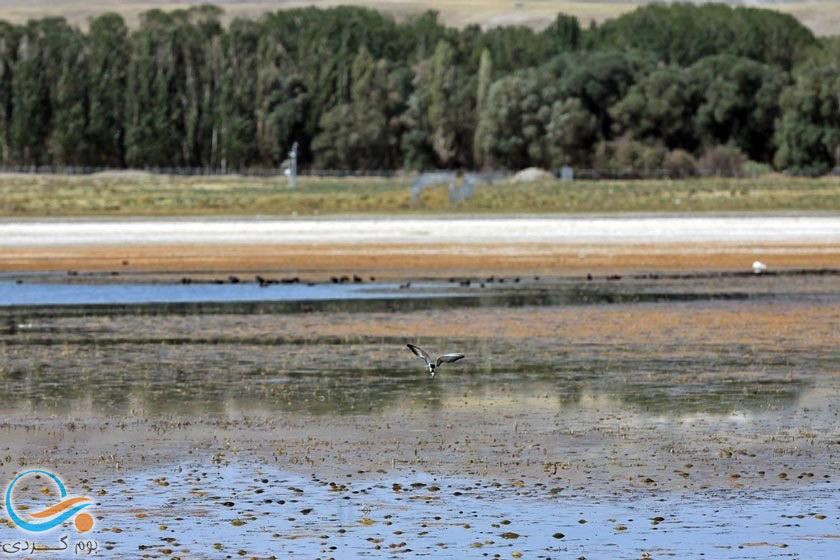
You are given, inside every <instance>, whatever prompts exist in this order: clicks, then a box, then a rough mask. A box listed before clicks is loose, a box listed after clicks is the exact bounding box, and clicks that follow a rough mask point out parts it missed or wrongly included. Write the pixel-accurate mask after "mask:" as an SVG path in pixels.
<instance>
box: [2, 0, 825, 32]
mask: <svg viewBox="0 0 840 560" xmlns="http://www.w3.org/2000/svg"><path fill="white" fill-rule="evenodd" d="M198 3H199V2H192V1H189V0H182V1H177V0H171V1H166V0H164V1H161V2H156V1H154V0H139V1H132V0H129V1H125V2H123V1H120V0H91V1H90V2H83V1H81V0H60V1H47V0H30V1H26V0H0V19H4V20H7V21H11V22H15V23H22V22H25V21H26V20H28V19H31V18H39V17H44V16H63V17H65V18H67V19H68V20H69V21H71V22H73V23H75V24H77V25H80V26H82V27H84V26H86V25H87V22H88V20H89V19H90V18H91V17H93V16H96V15H98V14H101V13H104V12H109V11H113V12H118V13H120V14H122V15H123V17H125V18H126V20H127V21H128V22H129V24H130V25H136V24H137V21H138V19H139V15H140V14H141V13H142V12H145V11H147V10H150V9H153V8H157V9H162V10H173V9H177V8H188V7H190V6H195V5H197V4H198ZM212 3H213V4H216V5H218V6H221V7H222V8H224V10H225V19H226V20H231V19H233V18H236V17H247V18H253V17H258V16H259V15H260V14H262V13H265V12H268V11H275V10H278V9H280V8H292V7H300V6H317V7H322V8H325V7H329V6H336V5H339V4H355V5H359V6H366V7H369V8H374V9H377V10H382V11H384V12H387V13H390V14H393V15H394V16H395V17H398V18H401V17H405V16H408V15H411V14H415V13H419V12H422V11H424V10H429V9H434V10H437V11H439V12H440V15H441V19H442V21H444V22H445V23H447V24H449V25H454V26H457V27H462V26H464V25H468V24H472V23H477V24H480V25H482V26H488V27H492V26H496V25H529V26H532V27H535V28H538V29H539V28H542V27H545V26H546V25H548V24H549V23H550V22H551V21H553V20H554V18H555V16H556V15H557V13H558V12H563V13H565V14H569V15H573V16H576V17H577V18H578V19H580V21H581V23H582V24H583V25H589V22H590V21H595V22H598V23H600V22H602V21H604V20H606V19H609V18H614V17H617V16H620V15H621V14H624V13H626V12H629V11H631V10H633V9H635V8H636V7H637V6H639V5H642V4H646V3H648V0H628V1H622V0H604V1H600V0H577V1H572V0H557V1H555V0H523V1H521V2H517V1H515V0H441V1H436V2H431V1H429V0H424V1H421V2H408V1H406V0H355V1H353V0H312V1H308V2H306V1H297V0H290V1H283V2H276V1H274V2H273V1H267V0H243V1H241V2H240V1H237V0H216V1H215V2H212ZM731 3H735V2H731ZM749 4H750V5H757V6H762V7H767V8H770V9H774V10H779V11H781V12H785V13H789V14H791V15H793V16H794V17H796V18H797V19H799V20H800V21H801V22H802V23H803V24H805V25H806V26H808V27H810V28H811V29H812V30H813V31H814V32H815V33H817V34H818V35H832V34H835V33H837V32H838V30H840V3H838V2H835V1H831V0H822V1H797V0H790V1H781V2H763V3H762V2H757V3H753V2H750V3H749Z"/></svg>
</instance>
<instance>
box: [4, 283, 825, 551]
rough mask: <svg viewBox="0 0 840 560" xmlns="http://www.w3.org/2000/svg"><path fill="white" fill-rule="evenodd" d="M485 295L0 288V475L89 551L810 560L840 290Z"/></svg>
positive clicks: (591, 288)
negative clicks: (428, 365)
mask: <svg viewBox="0 0 840 560" xmlns="http://www.w3.org/2000/svg"><path fill="white" fill-rule="evenodd" d="M499 280H500V279H499V278H494V279H493V281H492V282H491V281H489V280H488V279H480V278H474V279H471V281H470V283H469V285H465V283H464V282H463V279H456V280H453V281H452V282H430V283H413V284H411V285H409V286H405V287H402V288H401V287H400V286H399V285H390V284H388V285H375V284H370V283H366V284H364V285H362V286H356V285H352V284H349V285H348V284H344V285H342V284H337V285H336V284H331V283H330V284H321V285H318V286H305V285H298V286H294V287H293V288H294V290H301V292H293V291H291V289H292V288H290V287H287V286H283V285H272V286H269V287H266V288H260V287H259V286H256V285H254V284H251V285H249V286H243V285H241V284H239V285H224V286H222V287H223V288H224V289H225V290H227V291H224V292H214V293H209V292H206V291H203V290H205V288H210V287H211V286H212V287H214V288H215V287H216V286H218V285H216V284H207V285H186V286H185V285H176V284H174V283H171V284H165V283H164V284H159V283H158V284H148V285H146V286H145V288H147V289H149V290H152V291H154V290H164V292H163V293H168V294H172V293H174V292H175V291H178V290H186V292H183V293H188V292H189V291H191V290H194V291H192V292H191V293H192V294H193V295H190V296H185V297H184V298H183V299H181V300H176V299H170V300H168V301H160V300H158V299H155V298H152V299H145V300H138V299H136V298H132V297H128V298H126V297H125V294H126V293H129V292H131V290H133V289H134V287H133V286H136V284H119V283H96V284H94V283H87V284H85V283H83V284H81V286H82V287H83V289H80V285H79V284H66V283H54V282H53V283H50V282H47V283H44V284H32V283H31V281H30V280H29V279H27V280H26V281H24V282H23V283H22V284H13V283H9V284H8V285H4V287H3V290H4V291H3V292H2V294H5V295H4V296H3V297H4V298H5V299H3V300H0V360H2V361H1V362H0V384H1V386H2V388H3V395H4V399H3V404H2V411H3V422H2V425H0V431H2V436H3V442H4V447H5V448H6V449H5V451H3V452H2V453H0V455H5V456H6V458H5V459H3V458H2V457H0V459H2V463H3V464H2V466H0V469H2V472H3V476H4V479H5V478H6V477H7V476H9V475H11V474H13V473H15V472H20V471H21V470H22V468H23V467H24V466H28V467H30V468H32V465H36V464H38V465H43V466H46V467H49V468H53V469H57V470H61V471H62V472H63V473H64V475H65V477H66V480H65V483H66V484H68V485H70V486H74V487H75V488H76V489H75V491H74V492H75V493H77V494H79V493H82V492H83V491H84V492H91V493H95V494H96V496H97V498H96V501H97V504H96V506H95V509H96V520H97V521H96V527H95V528H94V530H93V531H92V532H91V534H90V535H89V536H90V537H92V538H95V539H96V540H97V541H98V543H99V545H100V546H101V547H102V548H101V549H100V553H101V554H105V555H106V556H107V555H109V554H119V555H120V556H122V557H132V556H137V557H139V556H144V555H150V556H154V557H157V556H167V557H168V556H178V555H182V556H188V557H216V556H217V555H220V554H223V555H231V556H239V555H245V556H246V557H250V556H254V555H257V556H268V555H272V554H273V555H276V556H277V557H284V556H286V555H288V554H289V553H292V552H298V553H302V554H304V555H305V556H307V557H335V558H342V557H348V556H364V555H367V556H372V557H384V556H388V557H390V556H394V555H396V556H398V557H415V556H427V557H428V556H431V557H440V556H446V555H449V554H453V555H454V554H457V555H458V556H459V557H476V558H483V557H491V558H492V557H503V558H510V557H519V556H518V554H520V553H521V554H522V555H523V556H522V557H541V558H549V557H550V558H568V557H574V558H578V557H581V556H583V557H585V558H639V557H642V555H647V556H648V557H652V558H656V557H662V556H671V557H698V556H700V555H705V557H709V558H722V557H725V558H768V557H775V556H784V557H802V558H832V557H834V556H833V554H834V552H835V551H836V550H837V543H838V542H840V507H838V502H837V500H836V496H837V492H838V491H840V488H838V483H837V476H838V472H837V469H838V463H837V453H838V450H840V445H838V442H840V427H838V423H837V418H838V413H839V412H840V408H838V399H837V395H838V390H840V350H838V347H839V346H838V338H839V337H840V334H839V333H840V331H839V330H838V329H840V327H838V325H840V275H837V274H836V273H834V272H833V271H790V272H788V273H784V274H775V275H764V276H754V275H744V274H704V275H679V274H674V275H638V276H627V275H625V276H624V277H623V278H618V277H609V278H608V277H596V278H592V279H587V278H551V279H546V278H542V279H536V278H532V277H531V278H524V277H523V278H520V279H516V280H517V281H514V278H506V279H504V280H505V281H504V282H500V281H499ZM21 286H24V287H27V286H29V287H31V286H40V287H41V288H43V290H42V293H44V294H49V293H50V290H58V292H61V291H62V290H67V291H69V292H72V293H74V294H83V295H82V296H79V295H75V296H73V297H72V298H70V299H64V300H61V299H60V298H57V296H56V297H52V298H51V297H46V299H44V300H35V299H32V298H28V299H27V298H26V297H18V296H19V295H20V294H22V293H25V292H24V291H21V292H18V296H11V295H9V294H11V293H13V291H14V290H18V289H20V290H25V289H26V288H21ZM166 290H171V291H169V292H166ZM272 290H275V291H274V292H273V293H272ZM284 290H286V291H284ZM307 290H315V291H318V290H323V292H317V293H319V294H320V293H325V294H327V295H326V296H324V297H321V298H319V297H313V298H305V297H300V298H298V297H297V296H296V294H298V293H303V292H306V291H307ZM35 291H38V290H35ZM237 291H238V292H237ZM58 292H52V293H53V295H55V294H56V293H58ZM251 292H256V293H257V294H272V296H276V297H275V298H274V299H273V300H272V299H271V296H270V297H265V298H257V299H253V300H251V299H250V296H248V297H245V296H242V294H250V293H251ZM97 293H98V294H100V295H99V296H97V295H96V294H97ZM312 293H315V292H312ZM103 294H104V295H103ZM195 294H198V295H195ZM208 294H210V295H208ZM225 294H227V295H225ZM230 294H234V295H230ZM15 297H17V299H15ZM73 298H75V299H73ZM406 342H415V343H419V344H421V345H422V346H424V347H427V348H428V349H429V350H430V351H432V352H440V353H443V352H449V351H460V352H463V353H465V354H466V355H467V358H466V359H465V360H463V361H461V362H458V363H456V364H448V365H446V366H445V367H444V368H443V369H442V370H441V372H440V373H439V374H438V375H437V376H436V377H434V378H431V377H430V376H429V375H428V374H427V373H425V372H424V368H423V365H422V363H420V362H419V360H417V359H416V358H415V357H414V356H413V355H412V354H411V353H410V352H409V351H408V350H407V349H406V348H405V343H406ZM35 486H36V485H33V488H35ZM21 499H23V498H21ZM27 499H30V500H33V501H37V500H46V501H49V495H47V497H46V498H45V497H44V496H43V495H39V494H38V493H37V492H33V495H32V496H29V497H28V498H27ZM62 530H63V531H64V532H65V533H67V534H71V533H72V538H76V537H78V536H79V535H78V534H77V533H75V530H74V529H72V527H65V528H64V529H58V530H57V531H59V532H57V533H51V535H53V536H56V535H58V534H61V533H60V532H61V531H62ZM15 535H17V532H16V530H14V529H12V528H10V527H8V526H0V542H4V541H7V540H10V539H12V538H14V536H15ZM85 538H88V537H85ZM47 540H49V539H47ZM53 540H54V539H53ZM456 551H457V552H456Z"/></svg>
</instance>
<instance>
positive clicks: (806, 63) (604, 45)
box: [0, 4, 840, 173]
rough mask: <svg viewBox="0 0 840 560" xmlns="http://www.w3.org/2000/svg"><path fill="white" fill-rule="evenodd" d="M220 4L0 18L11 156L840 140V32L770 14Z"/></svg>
mask: <svg viewBox="0 0 840 560" xmlns="http://www.w3.org/2000/svg"><path fill="white" fill-rule="evenodd" d="M222 16H223V13H222V11H221V10H220V9H219V8H217V7H214V6H200V7H196V8H192V9H189V10H179V11H174V12H168V13H167V12H163V11H160V10H152V11H149V12H146V13H145V14H143V15H142V16H141V18H140V23H139V25H138V26H137V27H136V28H133V29H129V27H127V25H126V23H125V22H124V21H123V19H122V18H121V17H120V16H119V15H116V14H105V15H102V16H99V17H97V18H95V19H92V20H91V21H90V24H89V26H88V27H87V29H86V30H84V31H83V30H80V29H79V28H76V27H73V26H70V25H68V24H67V22H66V21H65V20H63V19H62V18H45V19H40V20H33V21H30V22H28V23H27V24H26V25H17V26H16V25H11V24H8V23H4V22H0V163H2V164H4V165H7V166H31V165H36V166H37V165H57V166H65V165H66V166H102V167H116V168H122V167H139V168H144V167H206V168H214V169H228V170H235V169H246V168H254V167H277V166H279V165H280V164H281V162H282V161H283V160H284V159H285V158H286V157H287V154H288V150H289V148H290V147H291V145H292V143H293V142H295V141H297V142H298V143H299V145H300V153H299V159H300V162H301V165H303V166H309V167H317V168H322V169H325V168H330V169H339V168H340V169H359V170H370V169H398V168H427V169H428V168H509V169H514V168H521V167H525V166H530V165H540V166H545V167H557V166H560V165H576V166H590V165H593V164H594V163H595V162H596V161H597V160H598V158H599V157H603V156H604V154H607V155H609V154H611V153H614V151H615V150H616V149H618V147H620V146H625V147H626V146H628V145H630V146H636V147H639V149H641V150H644V149H647V148H650V149H655V150H659V151H660V152H663V151H664V152H665V153H675V152H677V151H679V152H680V153H684V154H686V155H687V156H689V157H699V156H700V155H701V154H702V153H704V152H705V151H708V150H709V149H711V148H714V147H716V146H727V148H728V149H731V150H734V151H737V152H739V153H741V154H744V156H745V157H748V158H750V159H752V160H755V161H758V162H764V163H766V164H774V165H775V166H777V167H779V168H789V169H794V170H801V171H807V172H814V173H816V172H821V171H825V170H827V169H829V168H830V167H832V166H834V165H835V164H836V163H837V158H838V157H840V151H838V146H840V104H838V101H837V99H838V98H837V94H836V93H837V91H840V57H838V54H840V48H838V44H837V42H836V41H834V40H833V39H831V38H828V39H825V38H824V39H817V38H816V37H814V36H813V34H812V33H811V32H810V31H809V30H808V29H806V28H804V27H803V26H802V25H800V24H799V23H798V22H797V21H796V20H794V19H793V18H791V17H789V16H786V15H782V14H780V13H777V12H774V11H768V10H759V9H751V8H730V7H727V6H723V5H703V6H694V5H687V4H677V5H669V6H663V5H651V6H647V7H643V8H640V9H638V10H636V11H634V12H631V13H630V14H627V15H624V16H622V17H619V18H617V19H614V20H610V21H608V22H606V23H604V24H602V25H600V26H591V27H590V28H588V29H581V27H580V26H579V24H578V22H577V20H576V19H575V18H572V17H568V16H564V15H558V17H557V18H556V20H555V21H554V23H552V24H551V25H550V26H548V27H547V28H546V29H544V30H542V31H534V30H532V29H529V28H525V27H518V26H509V27H498V28H493V29H488V30H482V29H480V28H479V27H478V26H468V27H466V28H464V29H454V28H450V27H446V26H444V25H442V24H441V23H440V22H439V21H438V19H437V16H436V14H435V13H433V12H428V13H425V14H422V15H418V16H415V17H411V18H409V19H407V20H405V21H401V22H396V21H394V20H393V19H392V18H390V17H388V16H386V15H383V14H381V13H378V12H375V11H372V10H368V9H363V8H353V7H338V8H331V9H326V10H320V9H315V8H306V9H293V10H283V11H279V12H276V13H270V14H266V15H263V16H262V17H260V18H259V19H236V20H234V21H232V22H230V23H229V24H227V25H225V24H223V23H222ZM610 150H613V152H611V151H610ZM599 154H600V156H599Z"/></svg>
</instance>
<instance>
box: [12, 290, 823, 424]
mask: <svg viewBox="0 0 840 560" xmlns="http://www.w3.org/2000/svg"><path fill="white" fill-rule="evenodd" d="M746 280H748V281H749V282H750V283H752V284H751V285H752V286H753V288H751V289H745V288H744V287H743V285H742V284H739V283H743V282H744V281H745V279H744V278H738V277H733V278H725V279H723V280H721V281H718V280H714V281H713V279H709V278H700V279H690V280H685V279H680V278H672V279H670V280H668V282H665V283H662V282H661V281H660V280H655V281H654V280H651V279H650V278H643V279H636V280H634V281H633V282H623V283H622V282H617V281H606V280H605V281H601V282H591V283H590V282H588V281H583V282H581V281H570V280H569V281H567V280H563V281H557V282H555V283H554V284H552V285H551V286H545V285H538V284H537V283H535V282H530V283H522V285H520V286H518V287H515V288H511V287H504V288H501V287H499V286H496V287H495V288H493V291H492V292H490V293H484V292H482V291H481V290H476V289H474V288H469V289H464V290H463V291H462V292H461V293H459V295H458V297H456V298H454V299H453V298H452V297H450V296H449V295H447V294H446V293H435V294H433V295H432V296H431V297H413V298H410V299H394V298H391V295H388V297H385V298H382V297H376V298H372V299H365V298H360V299H352V300H346V299H344V300H342V299H338V300H313V301H275V302H266V301H259V302H221V303H200V302H192V303H185V302H181V303H172V304H159V305H158V304H154V305H153V304H146V305H123V304H113V305H111V304H109V305H102V306H82V305H76V306H72V305H71V306H48V305H44V306H9V307H5V308H2V310H0V387H2V389H3V393H4V395H5V397H4V401H3V405H2V406H3V408H5V409H10V410H13V409H27V410H28V409H30V408H31V409H32V410H34V411H36V412H37V411H48V412H64V413H66V412H68V411H72V410H74V408H76V407H78V406H80V404H84V405H85V406H90V407H92V408H93V410H95V411H103V412H107V413H109V414H125V413H131V412H132V411H135V412H138V413H142V414H172V413H177V414H186V415H189V414H197V415H222V414H224V413H225V411H226V410H229V409H230V408H231V407H233V408H259V409H264V410H267V411H273V412H294V413H307V414H366V413H376V412H381V411H383V410H386V409H388V408H389V407H394V406H401V407H409V408H411V407H414V408H417V407H421V408H422V407H426V408H434V407H441V406H445V404H446V402H447V398H448V397H450V396H451V395H453V394H457V395H465V396H467V397H470V396H472V397H475V396H480V397H482V398H487V399H490V400H491V401H492V399H493V398H494V395H495V396H499V397H500V398H501V397H503V398H506V399H511V398H513V399H516V398H521V399H523V400H527V399H528V398H531V397H534V396H538V397H540V398H543V399H545V402H547V403H549V404H550V405H551V406H555V407H570V406H576V405H577V404H578V403H580V401H581V400H582V399H583V398H584V397H585V396H587V395H597V396H601V397H604V398H609V399H611V400H612V401H613V402H616V403H622V406H624V407H626V408H629V409H632V410H640V411H648V412H650V413H651V414H674V415H676V414H684V413H693V412H704V411H705V412H715V413H727V412H730V411H734V410H762V409H766V408H778V407H785V406H789V405H791V404H793V403H794V402H795V401H796V399H797V398H798V396H799V395H800V394H801V393H802V391H803V390H804V389H805V388H809V387H812V386H814V383H815V380H816V379H819V378H822V377H824V376H825V374H826V373H827V372H829V373H830V372H833V371H837V369H838V367H840V355H838V354H837V352H836V344H835V343H836V339H835V337H834V334H832V330H831V327H830V324H831V322H832V321H833V320H834V319H835V318H836V317H837V315H838V302H840V295H838V294H840V290H838V289H837V288H838V285H837V284H838V282H840V280H838V278H837V277H835V276H831V277H825V276H820V277H819V278H817V279H813V278H812V279H811V280H813V281H807V282H806V281H805V280H803V277H802V276H790V277H786V278H778V277H777V278H766V279H760V283H759V284H756V283H755V282H754V279H752V278H747V279H746ZM803 282H804V283H803ZM739 286H740V287H739ZM339 288H340V286H339ZM712 288H716V289H712ZM771 288H772V289H771ZM255 289H256V288H255ZM337 289H338V288H337ZM341 289H343V288H341ZM423 289H426V288H423ZM447 289H452V290H457V289H458V288H447ZM393 291H395V292H399V291H400V290H399V289H398V288H397V289H395V290H393ZM421 292H422V290H420V291H418V292H416V293H415V295H417V294H419V293H421ZM336 293H338V292H336ZM725 294H728V295H725ZM380 295H381V294H380ZM427 296H428V294H427ZM739 298H746V300H747V301H746V302H741V301H742V300H741V299H739ZM762 298H763V299H762ZM809 298H810V299H809ZM454 302H457V304H455V303H454ZM768 305H771V307H768ZM453 306H455V307H457V306H460V308H458V309H457V310H455V311H453ZM523 306H524V307H523ZM580 306H582V307H580ZM772 306H781V307H780V308H779V311H778V312H775V311H774V307H772ZM575 307H579V309H575ZM514 310H516V311H514ZM592 310H595V311H592ZM791 313H793V314H794V315H795V314H798V315H795V318H796V320H795V321H794V320H793V319H791V321H789V323H784V324H780V325H775V324H774V323H773V321H775V320H777V318H778V317H782V316H790V315H791ZM663 317H664V318H665V319H667V320H664V321H663V320H662V319H663ZM727 317H728V318H727ZM727 321H728V322H727ZM809 321H810V323H809ZM806 323H807V324H812V325H813V327H812V329H811V330H810V331H809V333H808V334H803V332H804V331H803V330H802V328H801V326H800V325H801V324H806ZM561 331H562V332H561ZM417 333H426V335H425V336H426V338H425V339H424V341H425V342H430V343H432V344H433V346H435V347H440V348H442V349H447V351H448V349H449V348H450V347H451V348H452V349H458V350H459V351H464V353H466V354H467V356H468V359H467V360H465V361H464V362H459V363H458V364H457V367H453V368H450V369H448V370H446V371H444V372H442V374H441V375H440V376H438V377H436V378H435V379H430V378H429V377H428V375H426V374H425V373H424V372H423V368H422V367H420V364H419V362H417V363H415V360H414V358H413V356H411V355H410V353H409V352H408V351H407V350H405V347H404V343H405V342H407V341H408V340H407V338H406V337H407V336H409V337H412V338H411V340H412V341H415V340H416V339H415V338H414V337H415V336H416V334H417ZM429 333H432V336H431V337H430V336H429ZM579 333H583V334H580V335H579ZM835 334H836V333H835ZM575 336H579V339H577V340H575V339H574V338H573V337H575ZM570 338H571V340H570Z"/></svg>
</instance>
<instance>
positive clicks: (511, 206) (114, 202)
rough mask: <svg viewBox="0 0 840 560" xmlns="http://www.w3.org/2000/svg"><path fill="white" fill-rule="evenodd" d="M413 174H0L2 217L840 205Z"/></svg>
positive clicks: (803, 193) (675, 188) (680, 185)
mask: <svg viewBox="0 0 840 560" xmlns="http://www.w3.org/2000/svg"><path fill="white" fill-rule="evenodd" d="M410 184H411V177H398V178H328V179H321V178H317V179H316V178H308V177H304V178H301V179H300V180H299V182H298V188H297V189H295V190H290V189H289V188H288V187H287V183H286V179H285V178H280V177H278V178H257V177H241V176H220V177H173V176H165V175H152V174H147V173H139V172H125V173H102V174H98V175H88V176H67V175H24V174H9V175H0V216H3V217H9V218H12V217H15V218H17V217H19V218H23V217H48V216H55V217H59V216H176V215H177V216H214V215H218V216H225V215H275V216H314V215H328V214H345V213H371V214H377V213H389V214H390V213H405V214H415V213H431V212H433V213H448V212H452V213H481V212H489V213H547V212H562V213H566V212H567V213H581V212H707V211H718V212H720V211H823V210H831V209H837V208H840V178H836V177H825V178H819V179H806V178H791V177H782V176H778V175H768V176H764V177H757V178H750V179H721V178H712V179H688V180H674V181H671V180H640V181H572V182H561V181H545V182H539V183H528V184H522V183H511V182H509V181H500V182H497V183H495V184H493V185H481V186H478V187H477V188H476V192H475V195H474V196H473V197H472V198H471V199H469V200H467V201H465V202H461V203H450V202H449V197H448V189H447V187H446V186H443V185H441V186H435V187H429V188H427V189H425V190H424V191H423V192H422V194H421V196H420V198H419V200H418V201H417V203H416V204H412V201H411V188H410Z"/></svg>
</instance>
